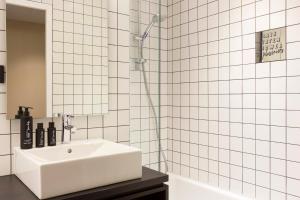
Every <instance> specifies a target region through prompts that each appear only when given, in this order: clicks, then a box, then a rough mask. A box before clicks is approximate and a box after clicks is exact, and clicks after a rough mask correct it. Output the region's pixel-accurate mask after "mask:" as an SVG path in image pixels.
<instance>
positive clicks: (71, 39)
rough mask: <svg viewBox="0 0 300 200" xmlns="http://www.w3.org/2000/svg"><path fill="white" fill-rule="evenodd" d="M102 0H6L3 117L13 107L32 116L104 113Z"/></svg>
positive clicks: (12, 113) (104, 15)
mask: <svg viewBox="0 0 300 200" xmlns="http://www.w3.org/2000/svg"><path fill="white" fill-rule="evenodd" d="M106 1H107V0H99V1H93V2H90V3H89V4H87V5H83V4H80V3H75V2H65V1H61V2H63V4H64V5H65V6H63V7H59V6H58V5H55V3H54V2H53V5H48V4H46V3H36V2H30V1H15V0H7V1H6V3H7V13H6V27H7V30H6V42H7V66H6V69H7V110H8V111H7V117H8V118H9V119H14V117H15V115H16V113H17V111H18V107H19V106H29V107H33V108H34V109H33V110H32V112H31V114H32V116H33V117H34V118H45V117H55V116H57V115H58V114H61V113H65V114H72V115H77V116H82V115H101V114H104V113H107V112H108V40H107V37H108V36H107V2H106ZM58 2H60V1H57V2H56V3H58ZM69 4H70V5H69ZM71 4H72V5H71ZM70 8H72V9H73V10H72V12H71V11H70Z"/></svg>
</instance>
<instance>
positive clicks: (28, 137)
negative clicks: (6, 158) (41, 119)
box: [20, 106, 33, 149]
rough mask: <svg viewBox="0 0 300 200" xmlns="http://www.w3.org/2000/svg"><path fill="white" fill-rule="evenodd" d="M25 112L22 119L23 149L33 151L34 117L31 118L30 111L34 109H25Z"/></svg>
mask: <svg viewBox="0 0 300 200" xmlns="http://www.w3.org/2000/svg"><path fill="white" fill-rule="evenodd" d="M23 108H25V112H24V114H23V115H22V116H21V118H20V122H21V130H20V135H21V140H20V142H21V145H20V146H21V149H31V148H32V144H33V134H32V129H33V127H32V116H30V113H29V109H32V108H31V107H24V106H23Z"/></svg>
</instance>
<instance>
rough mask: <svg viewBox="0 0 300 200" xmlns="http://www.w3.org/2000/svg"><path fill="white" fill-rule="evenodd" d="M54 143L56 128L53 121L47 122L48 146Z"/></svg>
mask: <svg viewBox="0 0 300 200" xmlns="http://www.w3.org/2000/svg"><path fill="white" fill-rule="evenodd" d="M55 145H56V128H55V126H54V122H49V128H48V146H55Z"/></svg>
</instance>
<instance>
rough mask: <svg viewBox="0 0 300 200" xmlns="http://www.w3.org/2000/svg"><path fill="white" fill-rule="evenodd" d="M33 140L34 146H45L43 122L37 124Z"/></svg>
mask: <svg viewBox="0 0 300 200" xmlns="http://www.w3.org/2000/svg"><path fill="white" fill-rule="evenodd" d="M35 142H36V145H35V146H36V147H37V148H39V147H44V146H45V129H44V128H43V123H38V124H37V129H36V132H35Z"/></svg>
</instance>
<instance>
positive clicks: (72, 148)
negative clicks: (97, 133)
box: [15, 139, 142, 199]
mask: <svg viewBox="0 0 300 200" xmlns="http://www.w3.org/2000/svg"><path fill="white" fill-rule="evenodd" d="M141 157H142V156H141V151H140V150H139V149H136V148H134V147H129V146H126V145H122V144H117V143H114V142H110V141H106V140H102V139H96V140H86V141H76V142H72V143H70V144H63V145H58V146H55V147H44V148H41V149H30V150H21V149H20V148H15V174H16V176H17V177H18V178H19V179H20V180H21V181H22V182H23V183H24V184H25V185H26V186H27V187H28V188H29V189H30V190H31V191H32V192H33V193H34V194H35V195H36V196H37V197H38V198H40V199H46V198H50V197H55V196H59V195H64V194H68V193H72V192H78V191H81V190H86V189H91V188H95V187H100V186H104V185H109V184H113V183H118V182H123V181H127V180H132V179H137V178H141V177H142V161H141V160H142V158H141Z"/></svg>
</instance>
